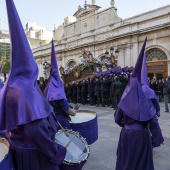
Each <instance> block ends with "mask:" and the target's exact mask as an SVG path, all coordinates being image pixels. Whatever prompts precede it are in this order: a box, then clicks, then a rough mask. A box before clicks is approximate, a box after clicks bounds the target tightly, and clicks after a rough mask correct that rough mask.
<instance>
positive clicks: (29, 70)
mask: <svg viewBox="0 0 170 170" xmlns="http://www.w3.org/2000/svg"><path fill="white" fill-rule="evenodd" d="M6 6H7V14H8V23H9V32H10V40H11V70H10V73H9V76H8V78H7V80H6V83H5V85H4V87H3V88H2V90H1V92H0V106H1V107H0V130H4V129H6V130H13V129H15V128H17V126H18V125H23V124H27V123H29V122H32V121H34V120H37V119H41V118H45V117H47V116H48V115H49V114H50V113H51V111H52V107H51V106H50V105H49V103H48V102H47V101H46V99H45V98H44V96H43V94H42V93H41V91H40V89H39V87H38V85H37V76H38V67H37V64H36V62H35V60H34V57H33V54H32V51H31V48H30V46H29V43H28V40H27V37H26V35H25V32H24V29H23V27H22V24H21V21H20V18H19V16H18V13H17V10H16V8H15V5H14V2H13V0H6Z"/></svg>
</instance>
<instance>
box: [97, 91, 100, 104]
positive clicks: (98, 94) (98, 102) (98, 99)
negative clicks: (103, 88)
mask: <svg viewBox="0 0 170 170" xmlns="http://www.w3.org/2000/svg"><path fill="white" fill-rule="evenodd" d="M96 96H97V105H99V104H100V99H101V92H100V91H96Z"/></svg>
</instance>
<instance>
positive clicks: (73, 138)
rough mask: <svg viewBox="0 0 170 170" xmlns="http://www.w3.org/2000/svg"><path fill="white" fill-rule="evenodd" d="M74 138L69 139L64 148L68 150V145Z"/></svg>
mask: <svg viewBox="0 0 170 170" xmlns="http://www.w3.org/2000/svg"><path fill="white" fill-rule="evenodd" d="M74 137H75V136H73V137H72V138H71V140H70V141H69V142H68V143H67V144H66V146H65V148H68V146H69V145H70V143H71V142H72V140H73V139H74Z"/></svg>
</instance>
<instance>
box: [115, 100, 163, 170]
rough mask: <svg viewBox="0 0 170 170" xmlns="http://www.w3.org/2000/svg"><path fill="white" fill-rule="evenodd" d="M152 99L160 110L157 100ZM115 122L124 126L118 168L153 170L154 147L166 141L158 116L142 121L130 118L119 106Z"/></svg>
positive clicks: (122, 169) (118, 154)
mask: <svg viewBox="0 0 170 170" xmlns="http://www.w3.org/2000/svg"><path fill="white" fill-rule="evenodd" d="M151 101H152V102H153V104H154V106H155V108H156V111H157V112H159V109H160V107H159V103H158V102H157V100H155V99H152V100H151ZM115 122H116V123H117V124H118V125H119V126H121V127H122V130H121V133H120V138H119V144H118V149H117V163H116V170H127V169H137V170H153V169H154V165H153V155H152V147H157V146H160V144H161V143H162V142H163V141H164V139H163V137H162V133H161V130H160V127H159V124H158V120H157V118H156V116H154V117H153V118H152V119H150V120H148V121H145V122H140V121H136V120H134V119H132V118H130V117H129V116H127V115H126V114H124V113H123V111H122V110H121V109H119V108H118V109H117V110H116V112H115ZM148 127H149V128H148ZM148 129H149V130H148ZM151 136H152V137H151Z"/></svg>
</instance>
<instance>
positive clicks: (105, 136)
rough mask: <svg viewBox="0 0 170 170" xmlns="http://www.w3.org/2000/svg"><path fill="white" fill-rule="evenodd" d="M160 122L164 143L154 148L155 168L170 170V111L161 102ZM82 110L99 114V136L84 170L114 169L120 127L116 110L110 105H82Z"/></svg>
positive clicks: (91, 149)
mask: <svg viewBox="0 0 170 170" xmlns="http://www.w3.org/2000/svg"><path fill="white" fill-rule="evenodd" d="M160 106H161V117H160V118H159V123H160V126H161V129H162V133H163V136H164V139H165V141H164V145H161V146H160V147H158V148H155V149H154V150H153V155H154V166H155V170H170V113H166V112H165V109H164V103H163V102H162V103H160ZM169 107H170V106H169ZM80 110H94V111H96V112H97V115H98V129H99V138H98V140H97V141H96V142H95V143H94V144H92V145H91V146H90V156H89V158H88V160H87V163H86V164H85V165H84V168H83V170H114V169H115V163H116V150H117V144H118V139H119V133H120V129H121V128H120V127H119V126H118V125H117V124H116V123H115V122H114V116H113V115H114V111H113V109H112V108H108V107H95V106H89V105H84V106H83V105H81V107H80Z"/></svg>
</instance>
